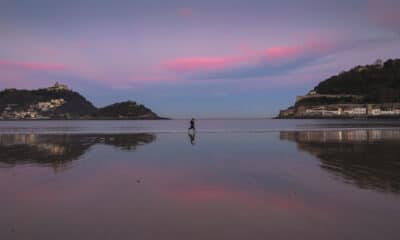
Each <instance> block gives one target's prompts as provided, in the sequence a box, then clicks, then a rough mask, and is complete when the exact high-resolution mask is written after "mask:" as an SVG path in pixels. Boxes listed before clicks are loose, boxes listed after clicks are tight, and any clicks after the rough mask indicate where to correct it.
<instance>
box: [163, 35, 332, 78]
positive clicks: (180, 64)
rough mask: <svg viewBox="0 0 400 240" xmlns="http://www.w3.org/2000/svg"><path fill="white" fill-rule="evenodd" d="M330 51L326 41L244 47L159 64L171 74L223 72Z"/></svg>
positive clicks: (329, 45)
mask: <svg viewBox="0 0 400 240" xmlns="http://www.w3.org/2000/svg"><path fill="white" fill-rule="evenodd" d="M329 50H331V44H330V43H329V42H327V41H322V40H314V41H309V42H306V43H304V44H299V45H294V46H273V47H270V48H267V49H261V50H254V49H252V48H249V47H246V49H245V51H243V46H242V47H241V51H239V52H242V53H241V54H237V55H232V56H217V57H189V58H176V59H172V60H167V61H164V62H163V63H161V67H162V68H164V69H166V70H169V71H173V72H196V71H210V70H224V69H229V68H234V67H240V66H243V65H248V64H254V63H255V64H257V63H262V62H267V63H274V62H276V63H280V62H281V61H288V60H293V59H296V58H299V57H301V56H305V55H315V54H321V53H325V52H328V51H329Z"/></svg>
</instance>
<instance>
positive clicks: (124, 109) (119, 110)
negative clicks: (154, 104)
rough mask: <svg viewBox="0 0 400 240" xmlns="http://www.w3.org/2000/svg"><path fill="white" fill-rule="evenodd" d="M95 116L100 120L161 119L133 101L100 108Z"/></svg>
mask: <svg viewBox="0 0 400 240" xmlns="http://www.w3.org/2000/svg"><path fill="white" fill-rule="evenodd" d="M93 116H94V117H95V118H99V119H160V117H159V116H158V115H157V114H156V113H154V112H153V111H151V110H150V109H148V108H146V107H145V106H143V105H141V104H137V103H136V102H133V101H126V102H119V103H114V104H112V105H109V106H106V107H103V108H100V109H98V111H97V112H95V113H94V114H93Z"/></svg>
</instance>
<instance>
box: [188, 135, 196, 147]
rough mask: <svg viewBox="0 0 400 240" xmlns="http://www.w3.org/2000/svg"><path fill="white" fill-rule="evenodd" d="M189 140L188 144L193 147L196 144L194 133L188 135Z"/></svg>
mask: <svg viewBox="0 0 400 240" xmlns="http://www.w3.org/2000/svg"><path fill="white" fill-rule="evenodd" d="M188 135H189V139H190V144H192V145H195V144H196V134H195V133H189V134H188Z"/></svg>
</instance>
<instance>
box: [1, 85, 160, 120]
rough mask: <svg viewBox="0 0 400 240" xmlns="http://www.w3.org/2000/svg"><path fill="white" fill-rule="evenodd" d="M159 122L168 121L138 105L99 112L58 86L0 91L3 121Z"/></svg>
mask: <svg viewBox="0 0 400 240" xmlns="http://www.w3.org/2000/svg"><path fill="white" fill-rule="evenodd" d="M41 119H50V120H65V119H66V120H80V119H89V120H97V119H99V120H100V119H101V120H103V119H107V120H108V119H109V120H139V119H140V120H156V119H166V118H162V117H160V116H158V115H157V114H156V113H154V112H153V111H152V110H150V109H149V108H147V107H145V106H144V105H142V104H138V103H136V102H134V101H126V102H120V103H115V104H111V105H109V106H105V107H102V108H97V107H96V106H94V105H93V104H92V103H91V102H90V101H88V100H87V99H86V98H85V97H83V96H82V95H81V94H79V93H78V92H75V91H73V90H72V89H70V88H69V87H68V86H66V85H64V84H60V83H58V82H56V83H55V84H54V86H51V87H48V88H41V89H35V90H25V89H5V90H3V91H0V120H41Z"/></svg>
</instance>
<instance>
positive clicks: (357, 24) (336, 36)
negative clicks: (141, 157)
mask: <svg viewBox="0 0 400 240" xmlns="http://www.w3.org/2000/svg"><path fill="white" fill-rule="evenodd" d="M399 12H400V2H399V1H398V0H369V1H368V0H336V1H327V0H296V1H295V0H292V1H289V0H279V1H278V0H276V1H275V0H258V1H257V0H247V1H243V0H240V1H237V0H219V1H218V0H212V1H211V0H202V1H178V0H169V1H165V0H135V1H128V0H113V1H111V0H109V1H105V0H69V1H55V0H0V89H2V88H10V87H16V88H38V87H44V86H48V85H50V84H53V83H54V82H55V81H60V82H62V83H65V84H68V85H69V86H70V87H72V88H73V89H74V90H77V91H79V92H81V93H82V94H83V95H85V96H86V97H87V98H88V99H89V100H91V101H92V102H93V103H94V104H95V105H97V106H104V105H107V104H110V103H113V102H115V101H123V100H128V99H131V100H136V101H138V102H140V103H144V104H145V105H147V106H149V107H150V108H152V109H153V110H154V111H156V112H157V113H159V114H161V115H164V116H169V117H176V118H180V117H192V116H194V117H265V116H273V115H274V114H276V113H277V112H278V110H279V109H280V108H284V107H287V106H288V105H290V104H292V103H293V101H294V98H295V96H296V95H302V94H305V93H306V92H307V91H308V90H309V89H311V88H312V87H313V86H314V85H315V84H316V83H318V82H319V81H321V80H323V79H325V78H327V77H329V76H331V75H333V74H336V73H338V72H340V71H342V70H346V69H349V68H351V67H353V66H355V65H359V64H369V63H373V62H374V61H375V60H376V59H377V58H381V59H383V60H386V59H388V58H399V57H400V14H398V13H399Z"/></svg>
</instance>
